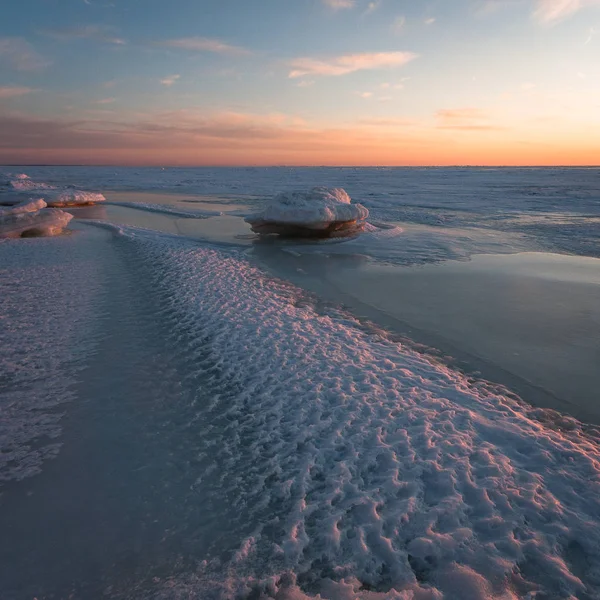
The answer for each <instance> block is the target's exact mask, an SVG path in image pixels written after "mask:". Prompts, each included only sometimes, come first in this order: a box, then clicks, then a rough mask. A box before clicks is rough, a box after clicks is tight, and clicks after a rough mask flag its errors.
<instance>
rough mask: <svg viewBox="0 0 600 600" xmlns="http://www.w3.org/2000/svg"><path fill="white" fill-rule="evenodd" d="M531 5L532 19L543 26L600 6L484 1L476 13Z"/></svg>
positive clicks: (576, 0) (596, 0) (598, 0)
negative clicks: (591, 7)
mask: <svg viewBox="0 0 600 600" xmlns="http://www.w3.org/2000/svg"><path fill="white" fill-rule="evenodd" d="M525 2H527V3H529V4H533V13H532V15H533V18H534V19H535V20H536V21H537V22H538V23H542V24H544V25H554V24H555V23H558V22H559V21H562V20H563V19H566V18H567V17H570V16H572V15H574V14H575V13H577V12H579V11H580V10H582V9H584V8H588V7H590V6H600V0H484V1H480V2H479V3H478V12H480V13H482V14H485V13H489V12H493V11H496V10H498V9H500V8H504V7H507V6H519V5H523V4H524V3H525Z"/></svg>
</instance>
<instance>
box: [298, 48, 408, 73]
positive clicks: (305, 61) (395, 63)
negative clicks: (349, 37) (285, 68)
mask: <svg viewBox="0 0 600 600" xmlns="http://www.w3.org/2000/svg"><path fill="white" fill-rule="evenodd" d="M415 58H417V54H414V53H412V52H372V53H369V52H366V53H362V54H346V55H344V56H336V57H333V58H330V59H325V60H319V59H314V58H297V59H295V60H293V61H291V63H290V66H291V67H292V70H291V71H290V72H289V77H290V78H291V79H294V78H296V77H304V76H305V75H311V76H316V75H333V76H337V75H346V74H348V73H354V72H355V71H365V70H373V69H386V68H387V69H390V68H395V67H401V66H403V65H405V64H407V63H409V62H410V61H411V60H414V59H415Z"/></svg>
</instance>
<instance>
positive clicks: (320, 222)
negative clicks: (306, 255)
mask: <svg viewBox="0 0 600 600" xmlns="http://www.w3.org/2000/svg"><path fill="white" fill-rule="evenodd" d="M368 216H369V211H368V210H367V209H366V208H365V207H364V206H362V205H360V204H352V203H351V201H350V196H348V194H347V193H346V192H345V190H342V189H339V188H333V189H328V188H324V187H315V188H313V189H312V190H310V191H309V192H282V193H280V194H277V195H276V196H275V197H274V198H273V200H272V201H271V202H269V203H268V204H267V206H266V207H265V208H264V209H263V210H261V211H260V212H258V213H255V214H252V215H249V216H247V217H246V222H248V223H250V224H251V225H252V226H253V228H254V227H258V226H261V225H265V224H276V225H280V226H281V225H294V226H300V227H305V228H307V229H317V230H323V229H327V228H329V227H330V226H331V225H332V224H335V223H348V222H357V221H360V222H362V221H364V220H365V219H366V218H367V217H368Z"/></svg>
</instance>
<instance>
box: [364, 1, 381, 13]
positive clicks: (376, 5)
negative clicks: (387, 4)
mask: <svg viewBox="0 0 600 600" xmlns="http://www.w3.org/2000/svg"><path fill="white" fill-rule="evenodd" d="M380 6H381V0H373V1H372V2H369V4H367V8H366V9H365V12H363V16H364V17H366V16H367V15H370V14H371V13H374V12H375V11H376V10H377V9H378V8H379V7H380Z"/></svg>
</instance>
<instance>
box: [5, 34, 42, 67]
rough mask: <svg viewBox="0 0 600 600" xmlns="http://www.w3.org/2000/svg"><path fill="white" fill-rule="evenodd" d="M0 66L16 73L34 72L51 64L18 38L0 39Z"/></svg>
mask: <svg viewBox="0 0 600 600" xmlns="http://www.w3.org/2000/svg"><path fill="white" fill-rule="evenodd" d="M0 64H4V65H6V66H7V67H8V68H10V69H14V70H16V71H36V70H38V69H42V68H44V67H47V66H48V65H50V64H52V63H51V61H49V60H48V59H47V58H45V57H44V56H42V55H41V54H39V53H38V52H36V50H35V49H34V47H33V46H32V45H31V44H30V43H29V42H28V41H27V40H25V39H23V38H20V37H0Z"/></svg>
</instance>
